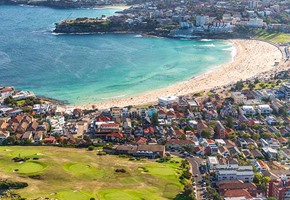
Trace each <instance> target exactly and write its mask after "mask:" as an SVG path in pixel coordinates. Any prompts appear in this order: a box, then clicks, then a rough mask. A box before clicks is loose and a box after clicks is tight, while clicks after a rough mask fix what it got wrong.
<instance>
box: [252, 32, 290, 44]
mask: <svg viewBox="0 0 290 200" xmlns="http://www.w3.org/2000/svg"><path fill="white" fill-rule="evenodd" d="M254 38H256V39H261V40H266V41H270V42H274V43H285V42H289V41H290V34H287V33H281V32H269V31H264V30H258V31H256V33H255V35H254Z"/></svg>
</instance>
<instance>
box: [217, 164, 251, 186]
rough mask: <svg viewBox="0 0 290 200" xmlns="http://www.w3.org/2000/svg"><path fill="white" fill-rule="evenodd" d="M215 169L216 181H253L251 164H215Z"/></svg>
mask: <svg viewBox="0 0 290 200" xmlns="http://www.w3.org/2000/svg"><path fill="white" fill-rule="evenodd" d="M216 169H217V171H216V175H217V178H218V181H223V180H241V181H244V182H253V178H254V172H253V167H252V166H239V165H217V166H216Z"/></svg>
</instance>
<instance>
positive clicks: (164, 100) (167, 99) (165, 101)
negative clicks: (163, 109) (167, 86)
mask: <svg viewBox="0 0 290 200" xmlns="http://www.w3.org/2000/svg"><path fill="white" fill-rule="evenodd" d="M174 102H176V103H178V102H179V97H177V96H169V97H159V98H158V105H160V106H168V104H171V103H174Z"/></svg>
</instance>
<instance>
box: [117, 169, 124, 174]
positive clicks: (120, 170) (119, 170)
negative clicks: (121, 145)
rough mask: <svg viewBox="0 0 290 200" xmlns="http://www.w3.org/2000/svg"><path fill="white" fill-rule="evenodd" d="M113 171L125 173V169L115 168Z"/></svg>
mask: <svg viewBox="0 0 290 200" xmlns="http://www.w3.org/2000/svg"><path fill="white" fill-rule="evenodd" d="M115 172H117V173H126V170H125V169H116V170H115Z"/></svg>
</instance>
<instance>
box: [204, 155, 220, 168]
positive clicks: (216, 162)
mask: <svg viewBox="0 0 290 200" xmlns="http://www.w3.org/2000/svg"><path fill="white" fill-rule="evenodd" d="M207 165H208V167H209V170H214V169H215V166H216V165H219V160H218V158H217V157H216V156H209V157H208V158H207Z"/></svg>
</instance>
